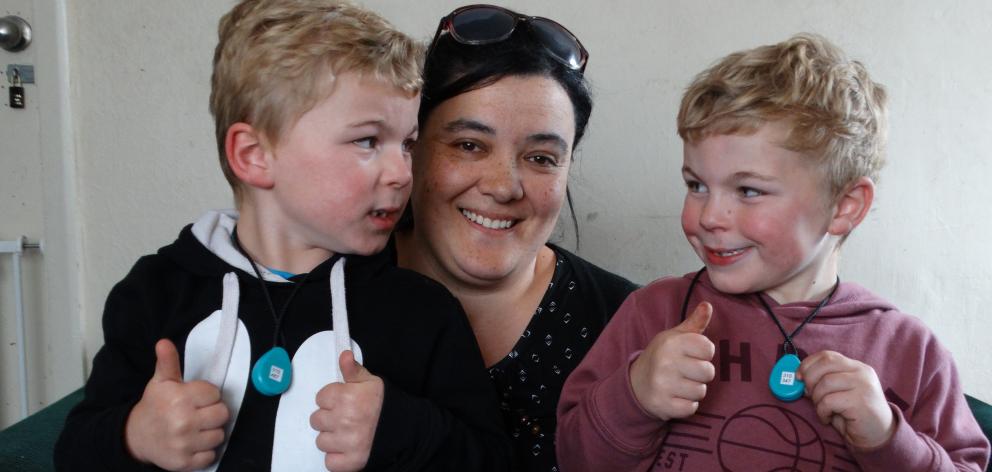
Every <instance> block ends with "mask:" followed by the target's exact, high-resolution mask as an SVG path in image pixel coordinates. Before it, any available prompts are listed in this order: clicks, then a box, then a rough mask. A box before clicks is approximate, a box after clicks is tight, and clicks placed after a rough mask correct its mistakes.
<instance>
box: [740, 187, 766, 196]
mask: <svg viewBox="0 0 992 472" xmlns="http://www.w3.org/2000/svg"><path fill="white" fill-rule="evenodd" d="M738 191H739V192H740V193H741V196H743V197H744V198H753V197H760V196H762V195H764V194H765V192H762V191H761V190H758V189H756V188H751V187H741V188H739V189H738Z"/></svg>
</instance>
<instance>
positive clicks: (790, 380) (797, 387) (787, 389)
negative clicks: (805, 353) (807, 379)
mask: <svg viewBox="0 0 992 472" xmlns="http://www.w3.org/2000/svg"><path fill="white" fill-rule="evenodd" d="M799 364H800V361H799V358H798V357H796V355H795V354H786V355H784V356H782V358H781V359H779V360H778V362H776V363H775V367H773V368H772V374H771V375H770V376H768V387H769V388H771V389H772V395H775V398H778V399H779V400H782V401H784V402H792V401H796V400H798V399H799V397H802V396H803V390H805V389H806V384H805V383H804V382H803V381H802V380H799V379H797V378H796V371H797V370H799Z"/></svg>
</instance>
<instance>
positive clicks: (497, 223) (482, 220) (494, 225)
mask: <svg viewBox="0 0 992 472" xmlns="http://www.w3.org/2000/svg"><path fill="white" fill-rule="evenodd" d="M462 215H464V216H465V218H468V220H469V221H471V222H473V223H475V224H477V225H481V226H484V227H486V228H489V229H506V228H509V227H511V226H513V224H514V223H513V220H493V219H489V218H486V217H484V216H480V215H476V214H475V213H472V212H471V211H468V210H462Z"/></svg>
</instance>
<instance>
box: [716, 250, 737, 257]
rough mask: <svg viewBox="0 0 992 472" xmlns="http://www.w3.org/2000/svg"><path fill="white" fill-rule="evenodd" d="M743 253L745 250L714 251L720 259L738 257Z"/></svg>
mask: <svg viewBox="0 0 992 472" xmlns="http://www.w3.org/2000/svg"><path fill="white" fill-rule="evenodd" d="M742 252H744V249H731V250H729V251H713V253H714V254H716V255H718V256H720V257H730V256H736V255H738V254H740V253H742Z"/></svg>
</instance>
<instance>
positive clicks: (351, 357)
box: [338, 351, 372, 382]
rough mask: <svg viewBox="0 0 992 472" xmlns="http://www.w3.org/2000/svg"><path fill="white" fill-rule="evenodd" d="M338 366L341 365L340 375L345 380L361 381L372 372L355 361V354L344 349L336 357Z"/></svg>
mask: <svg viewBox="0 0 992 472" xmlns="http://www.w3.org/2000/svg"><path fill="white" fill-rule="evenodd" d="M338 366H339V367H341V377H343V378H344V381H345V382H363V381H365V380H366V379H367V378H368V377H369V376H371V375H372V374H370V373H369V371H368V370H366V369H365V367H363V366H362V365H361V364H359V363H358V362H356V361H355V354H354V353H352V352H351V351H344V352H342V353H341V357H340V358H339V359H338Z"/></svg>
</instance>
